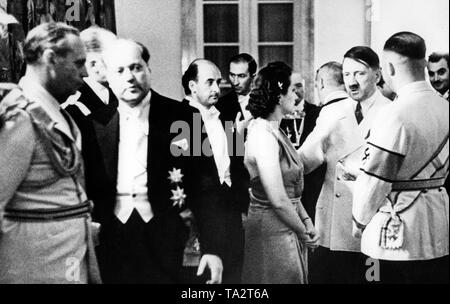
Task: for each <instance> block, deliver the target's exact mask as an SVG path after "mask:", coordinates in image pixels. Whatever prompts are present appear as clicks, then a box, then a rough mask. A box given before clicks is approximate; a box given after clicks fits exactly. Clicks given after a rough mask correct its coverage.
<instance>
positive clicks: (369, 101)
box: [350, 90, 382, 116]
mask: <svg viewBox="0 0 450 304" xmlns="http://www.w3.org/2000/svg"><path fill="white" fill-rule="evenodd" d="M380 96H382V94H381V92H380V91H379V90H375V93H373V94H372V96H370V97H369V98H367V99H366V100H363V101H361V110H362V113H363V116H366V113H367V111H368V110H369V109H370V108H371V107H372V106H373V104H374V103H375V100H376V99H378V98H379V97H380ZM350 99H351V98H350ZM351 100H352V101H353V110H356V105H357V104H358V102H357V101H356V100H354V99H351Z"/></svg>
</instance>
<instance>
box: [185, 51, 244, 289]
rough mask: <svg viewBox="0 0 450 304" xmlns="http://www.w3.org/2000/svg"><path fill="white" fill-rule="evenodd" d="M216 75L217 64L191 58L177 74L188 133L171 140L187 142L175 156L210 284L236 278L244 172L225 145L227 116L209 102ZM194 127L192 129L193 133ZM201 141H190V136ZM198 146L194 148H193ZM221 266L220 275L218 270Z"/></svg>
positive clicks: (213, 95) (238, 274)
mask: <svg viewBox="0 0 450 304" xmlns="http://www.w3.org/2000/svg"><path fill="white" fill-rule="evenodd" d="M221 79H222V77H221V74H220V71H219V69H218V68H217V66H216V65H215V64H214V63H212V62H211V61H208V60H205V59H197V60H194V61H193V62H192V63H191V64H190V66H189V67H188V69H187V70H186V72H185V73H184V75H183V78H182V84H183V88H184V91H185V93H186V98H185V99H184V101H183V102H182V108H181V111H179V115H178V117H179V118H178V120H179V121H183V122H186V123H187V124H188V125H189V133H188V134H184V133H181V134H180V135H179V136H177V139H180V140H181V141H185V142H186V143H189V145H186V147H185V148H184V151H182V152H183V153H182V154H181V155H180V159H181V160H182V163H184V168H185V171H184V172H185V173H184V174H185V177H184V178H185V184H186V186H185V189H186V193H187V196H188V198H187V204H188V207H189V208H190V209H191V210H192V212H193V213H194V216H195V220H196V223H197V225H198V230H199V234H200V237H199V240H200V250H201V252H202V254H203V256H202V259H201V261H200V266H199V274H201V273H202V272H203V268H204V266H206V265H207V266H209V268H210V269H211V273H212V274H213V275H212V279H211V280H209V282H210V283H219V282H223V283H235V284H236V283H239V282H240V280H241V269H242V263H243V251H244V231H243V227H242V217H241V213H242V211H243V210H244V209H245V208H247V207H248V203H249V201H248V199H249V198H248V179H249V178H248V172H247V170H246V169H245V167H244V163H243V158H242V157H241V156H239V155H233V153H232V151H231V150H229V147H230V146H229V145H228V143H229V141H231V140H232V139H231V138H227V136H228V137H230V136H234V135H235V134H236V132H235V133H234V134H233V133H231V132H232V130H233V127H232V121H227V120H226V119H225V118H224V115H223V114H222V113H221V112H219V111H218V110H217V109H216V107H215V105H216V103H217V101H218V98H219V93H220V88H219V85H220V81H221ZM197 132H198V133H197ZM196 137H197V138H199V139H201V140H198V141H196V140H195V138H196ZM196 151H198V153H196ZM222 269H223V276H222V274H221V272H222Z"/></svg>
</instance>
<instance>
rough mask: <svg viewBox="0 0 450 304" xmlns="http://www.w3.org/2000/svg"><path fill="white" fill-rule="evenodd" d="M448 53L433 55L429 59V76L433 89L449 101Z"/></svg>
mask: <svg viewBox="0 0 450 304" xmlns="http://www.w3.org/2000/svg"><path fill="white" fill-rule="evenodd" d="M448 62H449V57H448V53H432V54H431V55H430V56H429V57H428V76H430V82H431V85H432V86H433V88H434V89H435V90H436V91H438V92H439V94H441V96H442V97H444V98H445V99H447V101H448V88H449V78H450V73H449V68H448Z"/></svg>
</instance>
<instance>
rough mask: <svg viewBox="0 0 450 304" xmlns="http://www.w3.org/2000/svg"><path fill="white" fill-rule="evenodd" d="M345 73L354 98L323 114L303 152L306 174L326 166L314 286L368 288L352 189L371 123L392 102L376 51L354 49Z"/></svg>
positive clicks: (318, 209)
mask: <svg viewBox="0 0 450 304" xmlns="http://www.w3.org/2000/svg"><path fill="white" fill-rule="evenodd" d="M342 69H343V77H344V84H345V88H346V90H347V92H348V94H349V98H347V99H344V100H342V101H339V102H336V103H333V104H330V105H327V106H326V107H324V108H323V109H322V111H321V112H320V115H319V118H318V120H317V124H316V127H315V128H314V130H313V132H312V133H311V134H310V135H309V136H308V137H307V139H306V141H305V142H304V144H303V145H302V146H301V147H300V149H299V153H300V156H301V157H302V159H303V163H304V165H305V173H308V172H311V171H312V170H314V169H316V168H317V167H319V166H320V165H322V164H324V163H325V164H326V166H327V169H326V173H325V181H324V183H323V186H322V190H321V193H320V195H319V198H318V201H317V205H316V219H315V224H316V228H317V230H318V232H319V235H320V247H319V248H318V249H317V251H316V252H315V253H314V255H315V263H314V265H316V267H315V268H312V269H311V270H312V273H311V274H310V275H311V282H312V283H362V282H364V273H365V257H364V255H363V254H362V253H361V244H360V241H359V239H357V238H354V237H353V236H352V188H353V184H354V180H355V179H356V176H357V175H358V174H359V162H360V161H361V159H362V158H363V152H364V151H363V146H364V143H365V142H364V138H365V137H366V136H367V134H368V131H369V130H370V128H371V125H372V119H373V117H374V115H375V114H376V113H378V111H379V110H380V109H381V108H382V107H383V106H385V105H386V104H388V103H389V102H390V101H389V100H388V99H387V98H385V97H384V96H383V95H382V94H381V93H380V91H379V90H378V89H377V83H378V81H379V80H380V77H381V71H380V60H379V58H378V55H377V54H376V53H375V52H374V51H373V50H372V49H370V48H368V47H365V46H356V47H353V48H351V49H350V50H349V51H347V53H346V54H345V55H344V60H343V63H342Z"/></svg>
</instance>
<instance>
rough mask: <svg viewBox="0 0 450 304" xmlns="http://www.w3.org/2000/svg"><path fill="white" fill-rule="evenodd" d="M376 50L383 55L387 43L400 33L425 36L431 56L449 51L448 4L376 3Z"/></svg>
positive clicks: (440, 0)
mask: <svg viewBox="0 0 450 304" xmlns="http://www.w3.org/2000/svg"><path fill="white" fill-rule="evenodd" d="M372 2H373V18H372V47H373V49H374V50H375V51H376V52H381V51H382V50H383V46H384V43H385V41H386V40H387V39H388V38H389V37H390V36H392V35H393V34H395V33H396V32H400V31H410V32H414V33H416V34H419V35H420V36H422V38H424V39H425V42H426V44H427V49H428V54H429V53H431V52H433V51H436V50H438V51H446V52H448V49H449V1H448V0H428V1H424V0H372Z"/></svg>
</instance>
